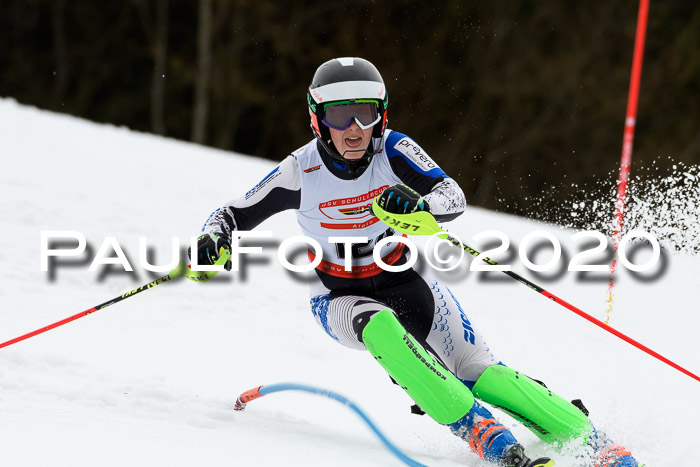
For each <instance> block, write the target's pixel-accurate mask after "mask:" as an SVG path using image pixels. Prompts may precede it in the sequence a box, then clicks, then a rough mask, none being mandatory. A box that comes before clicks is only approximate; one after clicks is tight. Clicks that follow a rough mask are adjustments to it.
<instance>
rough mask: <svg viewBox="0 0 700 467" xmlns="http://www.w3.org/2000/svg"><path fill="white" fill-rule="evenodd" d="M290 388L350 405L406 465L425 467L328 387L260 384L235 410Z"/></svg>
mask: <svg viewBox="0 0 700 467" xmlns="http://www.w3.org/2000/svg"><path fill="white" fill-rule="evenodd" d="M289 390H295V391H304V392H310V393H312V394H319V395H321V396H326V397H328V398H329V399H333V400H336V401H338V402H340V403H341V404H343V405H346V406H348V407H349V408H350V409H352V410H353V411H354V412H355V413H356V414H357V415H359V416H360V418H361V419H362V420H363V421H364V422H365V423H366V424H367V425H368V426H369V427H370V428H371V429H372V431H373V432H374V434H375V435H377V437H378V438H379V440H380V441H381V442H382V443H383V444H384V446H385V447H386V448H387V449H389V451H391V453H392V454H394V455H395V456H396V457H398V458H399V459H401V460H402V461H403V462H404V463H405V464H406V465H409V466H411V467H425V465H423V464H421V463H419V462H416V461H414V460H413V459H411V458H410V457H408V456H407V455H406V454H404V453H403V452H402V451H401V450H400V449H399V448H397V447H396V446H395V445H394V444H393V443H392V442H391V441H389V439H388V438H387V437H386V436H384V434H383V433H382V432H381V431H380V430H379V428H377V426H376V425H375V424H374V423H373V422H372V420H371V419H370V418H369V417H368V416H367V414H365V413H364V412H363V411H362V409H360V408H359V407H358V406H357V405H356V404H355V403H354V402H352V401H350V400H348V399H347V398H345V397H344V396H341V395H340V394H338V393H335V392H333V391H329V390H327V389H321V388H317V387H314V386H306V385H303V384H296V383H280V384H270V385H267V386H258V387H257V388H254V389H250V390H248V391H246V392H244V393H243V394H241V395H240V396H238V399H236V405H235V406H234V410H238V411H241V410H244V409H245V407H246V404H247V403H248V402H250V401H252V400H255V399H257V398H259V397H262V396H265V395H267V394H272V393H273V392H279V391H289Z"/></svg>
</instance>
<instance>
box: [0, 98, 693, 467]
mask: <svg viewBox="0 0 700 467" xmlns="http://www.w3.org/2000/svg"><path fill="white" fill-rule="evenodd" d="M300 131H304V130H303V128H302V126H300ZM292 149H294V148H290V150H292ZM0 153H1V154H2V157H1V158H0V160H2V170H0V197H1V199H2V202H0V219H2V221H1V222H2V229H1V230H0V246H1V247H0V264H1V265H2V268H1V269H0V284H1V285H0V342H5V341H7V340H9V339H12V338H14V337H16V336H19V335H21V334H24V333H26V332H28V331H32V330H34V329H37V328H40V327H43V326H45V325H47V324H50V323H53V322H55V321H58V320H60V319H63V318H65V317H68V316H70V315H73V314H75V313H78V312H80V311H81V310H85V309H88V308H91V307H92V306H95V305H97V304H100V303H102V302H105V301H107V300H109V299H111V298H112V297H115V296H118V295H121V294H122V293H124V292H126V291H129V290H131V289H134V288H136V287H138V286H139V285H142V284H144V283H146V282H148V281H150V280H151V279H150V278H151V277H153V276H151V275H149V274H147V273H146V272H145V271H144V269H143V268H142V267H141V266H140V265H139V261H138V239H139V237H140V236H146V237H147V238H148V241H149V245H151V246H152V247H153V248H154V250H155V253H156V254H155V259H154V261H155V262H156V263H157V264H163V263H166V262H167V260H168V257H169V255H170V251H171V247H170V242H171V238H172V237H173V236H177V237H179V238H180V244H181V245H186V244H187V242H188V239H189V238H190V236H192V235H196V234H197V232H199V229H200V227H201V225H202V223H203V222H204V220H205V219H206V217H207V215H208V214H209V213H210V212H211V211H212V210H213V209H214V208H216V207H218V206H219V205H221V204H222V203H223V202H225V201H227V200H230V199H232V198H234V197H236V196H238V195H239V194H241V193H243V192H245V191H246V190H248V189H249V188H250V187H252V186H253V185H254V184H255V183H257V181H259V180H260V179H261V178H262V177H263V176H264V175H266V174H267V173H268V172H269V171H270V169H271V168H272V167H273V166H274V164H273V163H272V162H270V161H266V160H261V159H257V158H253V157H247V156H243V155H237V154H231V153H227V152H223V151H217V150H212V149H206V148H203V147H200V146H196V145H192V144H186V143H182V142H176V141H173V140H170V139H165V138H159V137H155V136H152V135H147V134H140V133H137V132H133V131H130V130H128V129H125V128H117V127H114V126H110V125H96V124H94V123H90V122H87V121H84V120H79V119H76V118H72V117H68V116H64V115H57V114H52V113H49V112H45V111H39V110H37V109H34V108H30V107H25V106H21V105H19V104H17V103H16V102H14V101H13V100H9V99H0ZM283 156H284V155H280V159H281V158H282V157H283ZM611 157H615V155H614V154H611ZM437 159H438V160H439V157H438V158H437ZM448 228H449V229H450V231H452V232H454V233H457V234H458V235H460V236H461V237H462V238H463V239H468V238H470V237H471V236H472V235H474V234H476V233H478V232H481V231H484V230H491V229H496V230H501V231H503V232H504V233H506V234H507V235H508V236H509V237H510V239H511V240H512V241H513V243H514V244H517V243H518V242H519V240H520V239H522V238H523V237H524V236H525V234H527V233H528V232H531V231H533V230H538V229H544V230H547V231H549V232H552V233H553V234H554V235H556V236H557V237H558V238H560V239H561V241H562V243H563V244H564V248H565V251H566V250H567V248H568V251H569V252H570V254H569V257H570V256H571V252H575V250H574V249H573V246H572V245H573V244H572V243H571V241H570V239H569V237H570V236H571V234H572V233H573V231H570V230H563V229H560V228H557V227H554V226H548V225H543V224H541V223H533V222H531V221H528V220H525V219H522V218H516V217H513V216H507V215H503V214H497V213H494V212H489V211H485V210H482V209H476V208H468V210H467V212H466V213H465V214H464V215H463V216H461V217H460V218H459V219H458V220H456V221H454V222H452V223H451V224H450V225H449V226H448ZM260 229H262V230H272V231H273V232H274V233H275V239H276V241H281V239H284V238H286V237H288V236H291V235H297V234H300V230H299V228H298V227H297V225H296V222H295V218H294V215H293V213H292V212H285V213H282V214H280V215H278V216H276V217H273V218H272V219H270V220H268V221H266V222H265V223H264V224H263V225H262V226H260ZM42 230H77V231H81V232H83V233H84V234H85V236H86V238H87V240H88V243H89V244H91V245H92V247H93V254H94V252H95V251H96V250H97V248H99V246H100V244H101V243H102V241H103V240H104V239H105V238H106V237H108V236H114V237H116V238H117V240H118V242H119V244H120V245H121V247H122V248H123V249H124V251H125V252H126V254H127V256H128V258H129V260H130V262H131V263H132V265H133V266H134V269H135V272H133V273H124V272H121V273H116V272H113V273H110V274H106V275H105V274H103V275H102V276H100V274H99V273H98V272H90V271H88V266H89V264H90V261H91V260H92V256H88V255H85V256H83V257H81V258H80V262H79V263H78V264H74V265H73V266H72V267H67V266H62V267H59V268H58V269H57V271H56V274H55V277H54V279H53V280H51V278H50V277H49V274H48V273H47V272H42V271H41V270H40V257H39V256H40V255H39V252H40V232H41V231H42ZM266 245H267V246H265V247H264V250H263V255H258V256H256V257H255V258H257V259H254V261H251V262H250V263H249V264H248V267H247V270H246V274H244V275H241V274H228V275H223V274H220V275H219V276H217V279H216V280H215V281H212V282H210V283H207V284H205V285H202V284H195V283H192V282H189V281H186V280H184V279H181V280H177V281H173V282H170V283H166V284H164V285H161V286H158V287H156V288H155V289H154V290H148V291H145V292H143V293H142V294H139V295H138V296H135V297H131V298H129V299H127V300H125V301H123V302H121V303H118V304H116V305H114V306H112V307H109V308H107V309H105V310H102V311H99V312H96V313H94V314H92V315H90V316H87V317H84V318H82V319H80V320H78V321H75V322H72V323H69V324H66V325H64V326H62V327H60V328H58V329H55V330H52V331H49V332H47V333H44V334H41V335H39V336H36V337H33V338H31V339H28V340H25V341H23V342H20V343H17V344H15V345H12V346H10V347H6V348H4V349H0V420H2V422H1V423H0V465H3V466H46V465H52V466H95V465H98V466H120V467H121V466H124V465H133V466H161V465H162V466H166V465H167V466H171V467H175V466H193V465H197V466H200V465H206V466H219V465H220V466H234V465H235V466H238V465H240V466H264V465H341V466H357V465H363V466H372V465H375V466H379V465H401V464H400V462H399V461H398V460H397V459H396V458H395V457H393V456H392V455H391V454H390V453H389V452H388V451H387V450H386V449H385V448H384V447H383V446H382V445H381V444H380V443H379V441H378V440H377V439H376V438H375V437H374V436H373V435H372V434H371V433H370V431H369V430H368V429H367V428H366V426H365V425H364V424H363V423H362V422H361V421H360V419H359V418H358V417H357V416H356V415H355V414H354V413H352V412H351V411H349V410H348V409H347V408H345V407H343V406H341V405H340V404H337V403H336V402H334V401H331V400H328V399H326V398H322V397H318V396H313V395H307V394H304V393H298V392H283V393H278V394H272V395H269V396H266V397H264V398H262V399H260V400H258V401H254V402H252V403H250V404H249V406H248V408H247V409H246V411H245V412H240V413H239V412H234V411H233V410H232V407H233V404H234V401H235V399H236V397H237V395H238V394H239V393H241V392H243V391H245V390H247V389H250V388H253V387H257V386H259V385H262V384H274V383H279V382H298V383H304V384H309V385H315V386H319V387H323V388H326V389H330V390H333V391H336V392H339V393H341V394H343V395H345V396H346V397H348V398H350V399H351V400H353V401H354V402H356V403H357V404H358V405H359V406H360V407H362V408H363V409H364V410H365V411H366V412H367V413H368V414H369V415H370V416H371V418H372V419H373V420H374V421H375V423H377V425H378V426H379V427H380V428H381V429H382V430H383V431H384V432H385V433H386V435H387V436H388V437H389V438H390V439H391V440H392V441H394V442H395V443H396V444H397V445H398V446H399V447H400V448H401V449H403V450H405V452H406V453H407V454H408V455H410V456H412V457H413V458H415V459H416V460H418V461H420V462H422V463H425V464H427V465H437V466H456V465H469V466H479V467H480V466H485V464H484V462H483V461H481V460H479V459H478V458H477V457H476V456H475V455H474V454H472V453H471V452H470V450H469V448H468V446H467V445H466V443H464V442H463V441H461V440H459V439H457V438H455V437H454V436H452V435H451V434H450V433H449V431H448V430H447V429H446V428H444V427H441V426H439V425H437V424H436V423H434V422H432V421H431V420H430V419H429V418H428V417H427V416H424V417H419V416H415V415H412V414H410V413H409V406H410V404H411V402H410V400H409V399H408V397H407V396H406V395H405V394H403V392H402V391H401V390H400V389H399V388H398V387H397V386H395V385H393V384H392V383H391V382H390V380H389V378H388V377H387V376H386V375H385V374H384V372H383V370H381V368H380V367H379V365H377V364H376V363H375V362H374V361H373V359H372V358H370V356H369V354H367V353H366V352H358V351H353V350H349V349H346V348H344V347H342V346H340V345H338V344H337V343H335V342H334V341H333V340H332V339H330V338H328V337H327V336H326V335H325V333H324V332H323V331H322V330H321V329H320V328H319V327H318V326H317V325H316V323H315V321H314V319H313V317H312V315H311V313H310V310H309V306H308V290H307V286H306V285H305V284H304V283H303V281H301V280H299V279H298V278H294V277H293V276H292V275H291V274H290V273H288V272H287V271H286V270H284V269H283V268H282V267H281V266H280V265H279V264H278V262H277V260H276V252H277V249H276V248H275V243H267V244H266ZM473 246H475V247H477V246H478V244H473ZM511 250H512V248H511ZM543 255H544V256H543V257H542V260H541V261H540V262H544V261H546V259H547V258H546V256H547V255H546V254H544V253H543ZM641 256H642V255H641V254H640V258H641ZM665 258H666V260H665V261H666V269H665V271H664V272H663V274H660V275H658V277H652V278H651V279H649V280H648V281H646V282H642V281H640V280H638V279H635V278H634V277H632V276H631V275H630V274H629V273H628V272H626V271H624V270H622V271H621V274H620V276H619V280H618V283H617V286H616V294H615V297H616V298H615V300H616V301H615V304H614V307H613V312H612V315H611V321H610V324H611V325H612V326H614V327H615V328H617V329H618V330H620V331H621V332H623V333H625V334H627V335H629V336H631V337H633V338H635V339H636V340H638V341H640V342H642V343H643V344H645V345H648V346H649V347H651V348H653V349H654V350H656V351H658V352H660V353H661V354H662V355H664V356H666V357H668V358H670V359H671V360H673V361H675V362H677V363H678V364H680V365H681V366H684V367H685V368H687V369H689V370H690V371H693V372H694V373H696V374H697V373H698V372H700V351H699V350H700V347H699V345H698V340H697V329H698V325H700V317H699V315H698V313H697V311H698V308H697V298H698V290H700V274H699V272H700V270H699V266H700V258H698V257H697V256H690V255H686V256H683V255H678V254H676V255H666V256H665ZM642 259H643V258H642ZM641 261H642V260H641V259H640V262H641ZM512 262H513V263H514V264H515V265H516V266H515V269H516V270H517V271H518V272H520V273H521V274H523V275H524V276H526V277H529V278H531V279H532V280H533V281H534V282H536V283H538V284H540V285H542V286H544V287H545V288H546V289H548V290H550V291H551V292H553V293H555V294H557V295H558V296H560V297H561V298H563V299H564V300H567V301H569V302H571V303H573V304H574V305H576V306H578V307H579V308H581V309H583V310H584V311H587V312H588V313H590V314H592V315H594V316H596V317H597V318H599V319H604V317H605V308H606V303H605V300H606V298H607V279H606V277H605V276H606V275H605V274H597V275H595V274H592V275H593V276H594V277H597V278H598V279H599V280H590V281H582V280H577V279H576V274H574V273H565V274H559V275H558V276H556V277H554V278H551V277H550V276H551V274H549V275H547V274H545V275H544V277H542V276H537V275H535V274H534V273H533V272H531V271H528V270H527V269H525V267H524V266H523V265H522V264H521V263H519V261H518V260H517V256H516V257H515V258H514V259H513V260H512ZM115 271H119V269H118V268H117V269H115ZM458 271H461V273H460V274H454V275H452V276H450V277H445V278H444V280H445V281H446V282H447V284H448V285H449V286H450V287H451V289H452V291H453V292H454V293H455V295H456V296H457V297H458V298H459V299H460V300H461V303H462V305H463V307H464V308H465V309H466V310H467V312H468V314H469V317H470V319H471V321H472V323H476V325H477V326H478V327H480V329H481V331H482V332H483V333H484V335H485V336H486V339H487V342H489V344H490V346H491V348H492V349H493V350H494V351H495V353H496V354H497V355H498V356H499V357H500V358H501V359H502V360H503V361H504V362H506V363H507V364H508V365H510V366H513V367H515V368H517V369H519V370H520V371H522V372H524V373H526V374H528V375H530V376H532V377H534V378H537V379H540V380H544V381H545V382H546V383H547V385H548V386H549V387H550V388H551V389H553V390H555V391H556V392H558V393H559V394H561V395H562V396H564V397H566V398H569V399H574V398H582V399H583V401H584V403H585V404H586V406H587V407H588V408H589V409H590V412H591V418H592V420H593V421H594V422H595V423H596V424H597V426H598V427H599V428H601V429H603V430H604V431H606V432H607V433H608V434H609V435H610V436H612V437H613V438H614V439H615V440H616V441H618V442H620V443H623V444H624V445H625V446H626V447H628V448H629V449H630V450H631V451H632V452H633V453H634V454H635V455H636V456H637V458H638V459H640V460H642V461H644V462H646V463H647V465H648V466H671V465H673V466H678V465H683V466H685V465H695V464H696V462H697V460H696V457H697V456H696V454H695V453H696V450H695V447H696V446H695V445H694V442H695V441H696V439H697V436H698V434H699V433H698V428H697V427H698V420H699V419H700V404H699V403H698V400H699V399H700V398H699V397H698V396H700V392H699V391H698V389H700V385H699V383H698V382H697V381H695V380H693V379H691V378H690V377H688V376H686V375H684V374H682V373H680V372H679V371H677V370H675V369H672V368H670V367H669V366H667V365H665V364H663V363H661V362H660V361H658V360H656V359H654V358H652V357H650V356H648V355H646V354H645V353H643V352H642V351H640V350H638V349H636V348H634V347H632V346H631V345H629V344H627V343H625V342H623V341H621V340H620V339H618V338H616V337H614V336H612V335H610V334H608V333H606V332H604V331H603V330H601V329H600V328H598V327H596V326H594V325H592V324H590V323H589V322H587V321H585V320H583V319H581V318H580V317H578V316H576V315H574V314H573V313H571V312H569V311H568V310H566V309H564V308H563V307H561V306H559V305H557V304H555V303H553V302H551V301H549V300H546V299H544V298H543V297H541V296H539V295H538V294H536V293H533V292H532V291H530V290H528V289H527V288H526V287H523V286H522V285H521V284H518V283H516V282H515V281H513V280H511V279H509V278H507V277H506V276H504V275H502V274H498V273H497V274H489V275H488V280H485V279H484V277H485V276H484V275H477V274H476V273H473V272H466V271H465V270H464V269H458ZM548 277H550V278H548ZM500 418H501V420H502V421H503V422H504V423H505V424H506V425H507V426H509V427H511V428H512V430H513V431H514V433H515V434H516V436H518V437H519V439H520V440H521V442H523V443H524V444H525V445H526V446H527V448H528V451H529V452H530V454H531V455H538V454H543V453H549V454H551V455H553V456H556V453H555V452H553V451H552V450H551V449H550V448H549V447H547V446H544V445H542V443H540V442H539V441H538V440H537V438H536V437H535V436H534V435H532V434H530V433H529V432H528V431H527V430H526V429H524V428H523V427H522V426H520V425H519V424H517V423H516V422H515V421H513V420H512V419H510V418H508V417H507V416H505V415H503V414H501V415H500ZM557 460H558V462H557V465H559V466H566V465H574V461H573V460H572V458H571V457H569V456H567V455H560V456H557Z"/></svg>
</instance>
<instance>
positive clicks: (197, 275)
mask: <svg viewBox="0 0 700 467" xmlns="http://www.w3.org/2000/svg"><path fill="white" fill-rule="evenodd" d="M230 256H231V253H230V251H223V252H221V253H220V257H219V260H218V261H217V262H216V263H215V265H216V266H222V265H224V264H225V263H226V261H228V259H229V258H230ZM177 277H187V278H189V279H190V280H192V281H195V282H204V281H207V280H209V279H211V277H213V274H211V272H210V271H192V270H190V268H189V266H188V265H187V263H185V262H184V261H182V260H180V262H179V263H178V265H177V267H176V268H175V269H173V270H172V271H170V272H169V273H168V274H166V275H165V276H163V277H159V278H158V279H156V280H154V281H153V282H149V283H148V284H145V285H142V286H141V287H139V288H136V289H134V290H132V291H131V292H127V293H125V294H122V295H120V296H119V297H115V298H113V299H111V300H109V301H106V302H104V303H100V304H99V305H96V306H94V307H92V308H88V309H87V310H85V311H81V312H80V313H76V314H74V315H73V316H69V317H68V318H64V319H62V320H60V321H56V322H55V323H52V324H49V325H48V326H44V327H43V328H39V329H37V330H35V331H32V332H28V333H27V334H24V335H21V336H19V337H15V338H14V339H10V340H9V341H7V342H3V343H2V344H0V349H2V348H3V347H7V346H10V345H12V344H16V343H17V342H21V341H23V340H25V339H29V338H30V337H34V336H36V335H38V334H42V333H44V332H46V331H50V330H51V329H55V328H57V327H59V326H63V325H64V324H66V323H70V322H71V321H75V320H76V319H78V318H82V317H83V316H87V315H89V314H92V313H94V312H96V311H98V310H102V309H104V308H107V307H108V306H110V305H114V304H115V303H119V302H121V301H122V300H124V299H127V298H129V297H133V296H134V295H136V294H138V293H141V292H143V291H144V290H149V289H152V288H153V287H155V286H157V285H160V284H162V283H164V282H167V281H169V280H172V279H175V278H177Z"/></svg>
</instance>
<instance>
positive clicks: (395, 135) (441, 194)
mask: <svg viewBox="0 0 700 467" xmlns="http://www.w3.org/2000/svg"><path fill="white" fill-rule="evenodd" d="M386 151H387V157H388V158H389V163H390V164H391V167H392V169H393V170H394V173H395V174H396V175H397V176H398V177H399V178H400V179H401V181H402V182H403V183H405V184H406V185H408V186H409V187H411V188H413V189H414V190H416V191H417V192H418V193H420V194H421V196H423V199H425V200H426V201H427V202H428V206H430V213H431V214H432V215H433V216H434V217H435V219H436V220H437V221H439V222H446V221H451V220H452V219H454V218H456V217H457V216H459V215H460V214H462V213H463V212H464V210H465V209H466V207H467V201H466V198H465V197H464V192H462V189H461V188H460V187H459V185H458V184H457V182H455V181H454V180H453V179H452V178H450V177H449V176H447V174H446V173H445V172H444V171H443V170H442V169H441V168H440V167H439V166H438V165H437V164H436V163H435V161H433V160H432V159H431V158H430V156H428V154H427V153H426V152H425V151H424V150H423V148H421V147H420V146H418V144H416V142H415V141H413V140H412V139H411V138H409V137H408V136H406V135H404V134H401V133H399V132H396V131H392V132H391V134H389V136H388V137H387V139H386Z"/></svg>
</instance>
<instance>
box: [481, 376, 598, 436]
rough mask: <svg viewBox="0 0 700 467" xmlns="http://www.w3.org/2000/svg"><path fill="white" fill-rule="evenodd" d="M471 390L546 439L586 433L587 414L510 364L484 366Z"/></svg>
mask: <svg viewBox="0 0 700 467" xmlns="http://www.w3.org/2000/svg"><path fill="white" fill-rule="evenodd" d="M473 393H474V396H475V397H476V398H478V399H481V400H483V401H484V402H488V403H489V404H491V405H493V406H495V407H498V408H499V409H501V410H503V411H505V412H507V413H508V414H510V415H511V416H513V418H515V419H517V420H518V421H520V422H522V423H523V424H524V425H525V426H527V427H528V428H529V429H530V431H532V432H533V433H535V435H537V436H538V437H539V438H540V439H542V440H544V441H546V442H548V443H555V444H561V443H563V442H565V441H568V440H570V439H573V438H577V437H581V436H587V435H588V434H589V432H590V430H591V428H590V423H589V421H588V418H587V417H586V416H585V415H584V414H583V413H582V412H581V411H580V410H579V409H578V408H577V407H575V406H574V405H573V404H571V403H570V402H568V401H567V400H565V399H564V398H562V397H560V396H558V395H556V394H554V393H553V392H552V391H550V390H549V389H547V388H545V387H544V386H542V385H540V384H538V383H537V382H535V381H533V380H531V379H530V378H528V377H527V376H525V375H523V374H521V373H518V372H517V371H515V370H513V369H512V368H507V367H504V366H500V365H494V366H490V367H488V368H487V369H486V371H485V372H484V374H482V375H481V377H480V378H479V380H478V381H477V382H476V384H475V385H474V389H473Z"/></svg>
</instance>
